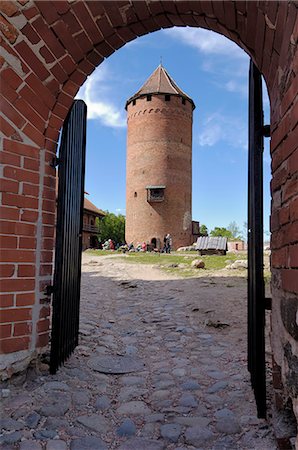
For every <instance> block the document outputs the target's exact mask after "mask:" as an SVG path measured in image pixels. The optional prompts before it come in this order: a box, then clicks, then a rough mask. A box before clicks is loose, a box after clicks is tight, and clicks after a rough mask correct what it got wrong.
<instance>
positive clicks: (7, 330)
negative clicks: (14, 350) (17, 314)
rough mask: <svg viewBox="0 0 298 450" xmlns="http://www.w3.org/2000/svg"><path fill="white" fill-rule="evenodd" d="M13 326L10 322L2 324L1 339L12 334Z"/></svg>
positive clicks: (0, 326) (0, 327) (0, 329)
mask: <svg viewBox="0 0 298 450" xmlns="http://www.w3.org/2000/svg"><path fill="white" fill-rule="evenodd" d="M11 331H12V326H11V324H10V323H6V324H5V325H0V339H5V338H8V337H10V336H11Z"/></svg>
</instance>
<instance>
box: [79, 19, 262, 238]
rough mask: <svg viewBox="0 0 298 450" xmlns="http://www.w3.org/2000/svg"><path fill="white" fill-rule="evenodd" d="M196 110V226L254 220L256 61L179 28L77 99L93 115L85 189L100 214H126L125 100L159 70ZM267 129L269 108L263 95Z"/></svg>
mask: <svg viewBox="0 0 298 450" xmlns="http://www.w3.org/2000/svg"><path fill="white" fill-rule="evenodd" d="M161 57H162V63H163V65H164V67H165V68H166V69H167V71H168V72H169V74H170V75H171V76H172V78H173V79H174V80H175V81H176V83H177V84H178V85H179V87H180V88H181V89H182V90H184V91H185V92H186V93H187V94H188V95H189V96H190V97H191V98H192V99H193V100H194V102H195V104H196V109H195V111H194V120H193V193H192V194H193V220H199V221H200V222H201V223H204V224H206V225H207V227H208V229H209V230H210V229H212V228H214V227H215V226H228V224H229V223H230V222H232V221H236V222H237V224H238V225H239V227H240V228H241V229H242V228H243V223H244V222H245V221H246V220H247V219H246V218H247V110H248V95H247V85H248V82H247V77H248V66H249V57H248V56H247V55H246V53H245V52H244V51H243V50H242V49H240V48H239V47H238V46H237V45H236V44H234V43H233V42H231V41H229V40H228V39H226V38H225V37H223V36H221V35H219V34H216V33H213V32H211V31H207V30H204V29H200V28H172V29H168V30H162V31H158V32H155V33H151V34H150V35H146V36H144V37H141V38H138V39H136V40H134V41H132V42H131V43H129V44H126V45H125V46H124V47H123V48H121V49H120V50H118V51H117V52H115V53H114V54H113V55H111V56H110V57H109V58H108V59H107V60H105V61H104V62H103V63H102V64H101V65H100V66H99V67H98V68H97V69H96V70H95V71H94V72H93V74H92V75H91V76H90V77H88V79H87V81H86V82H85V84H84V85H83V86H82V87H81V89H80V91H79V93H78V95H77V98H82V99H83V100H85V102H86V103H87V107H88V124H87V160H86V182H85V189H86V191H87V192H88V193H89V194H90V195H89V197H88V198H89V199H90V200H91V201H92V202H93V203H95V204H96V206H98V207H99V208H101V209H104V210H109V211H110V212H114V213H116V214H117V213H121V214H125V159H126V112H125V109H124V106H125V102H126V100H127V99H128V98H129V97H131V96H132V95H133V94H134V93H135V92H136V91H137V90H138V89H139V88H140V87H141V86H142V84H143V83H144V82H145V80H146V79H147V78H148V77H149V76H150V75H151V73H152V72H153V71H154V70H155V69H156V67H157V66H158V65H159V63H160V58H161ZM264 112H265V119H266V120H265V121H266V123H269V102H268V97H267V92H266V88H265V89H264ZM268 149H269V142H268V140H267V142H266V141H265V153H264V229H265V230H268V229H269V211H270V193H269V183H270V157H269V150H268Z"/></svg>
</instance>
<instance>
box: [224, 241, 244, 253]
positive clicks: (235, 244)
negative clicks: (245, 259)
mask: <svg viewBox="0 0 298 450" xmlns="http://www.w3.org/2000/svg"><path fill="white" fill-rule="evenodd" d="M244 250H247V244H246V243H245V242H244V241H242V240H241V239H238V240H237V241H228V251H229V252H240V251H244Z"/></svg>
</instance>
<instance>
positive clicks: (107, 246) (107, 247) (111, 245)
mask: <svg viewBox="0 0 298 450" xmlns="http://www.w3.org/2000/svg"><path fill="white" fill-rule="evenodd" d="M102 249H103V250H115V243H114V241H112V239H108V240H107V241H105V242H104V243H103V244H102Z"/></svg>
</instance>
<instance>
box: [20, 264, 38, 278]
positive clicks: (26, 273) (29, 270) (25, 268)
mask: <svg viewBox="0 0 298 450" xmlns="http://www.w3.org/2000/svg"><path fill="white" fill-rule="evenodd" d="M34 276H35V266H33V265H30V264H19V265H18V277H20V278H22V277H26V278H33V277H34Z"/></svg>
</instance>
